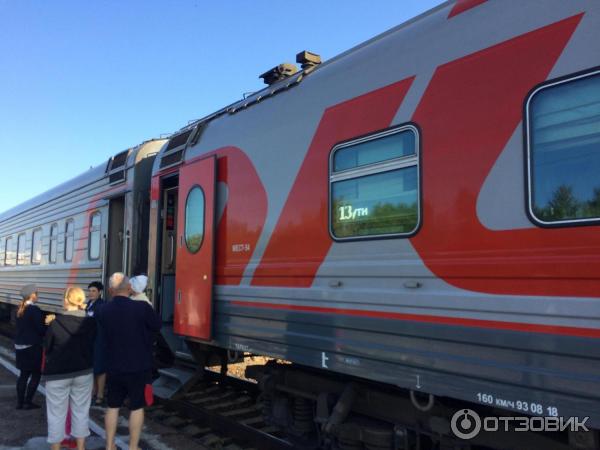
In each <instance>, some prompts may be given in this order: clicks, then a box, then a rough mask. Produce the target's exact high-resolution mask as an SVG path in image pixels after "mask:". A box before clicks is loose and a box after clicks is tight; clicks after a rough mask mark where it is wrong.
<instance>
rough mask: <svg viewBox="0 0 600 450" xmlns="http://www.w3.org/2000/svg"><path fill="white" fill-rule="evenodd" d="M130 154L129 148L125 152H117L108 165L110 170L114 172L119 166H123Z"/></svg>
mask: <svg viewBox="0 0 600 450" xmlns="http://www.w3.org/2000/svg"><path fill="white" fill-rule="evenodd" d="M128 155H129V150H125V151H124V152H121V153H117V154H116V155H115V156H113V159H112V160H111V162H110V166H109V167H108V171H109V172H112V171H113V170H115V169H118V168H119V167H122V166H124V165H125V163H126V162H127V156H128Z"/></svg>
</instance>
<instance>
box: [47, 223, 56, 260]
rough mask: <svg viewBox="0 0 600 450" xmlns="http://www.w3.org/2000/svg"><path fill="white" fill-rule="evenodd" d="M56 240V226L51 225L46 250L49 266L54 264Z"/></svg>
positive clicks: (54, 224)
mask: <svg viewBox="0 0 600 450" xmlns="http://www.w3.org/2000/svg"><path fill="white" fill-rule="evenodd" d="M57 239H58V224H57V223H53V224H52V226H51V227H50V242H49V244H50V245H49V249H48V261H49V262H50V263H51V264H54V263H55V262H56V250H57V247H56V245H57Z"/></svg>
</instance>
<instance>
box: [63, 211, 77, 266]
mask: <svg viewBox="0 0 600 450" xmlns="http://www.w3.org/2000/svg"><path fill="white" fill-rule="evenodd" d="M69 223H72V224H73V247H72V249H71V257H70V258H68V259H67V236H68V234H67V229H68V227H69ZM74 256H75V220H73V219H67V220H65V235H64V242H63V261H64V262H72V261H73V257H74Z"/></svg>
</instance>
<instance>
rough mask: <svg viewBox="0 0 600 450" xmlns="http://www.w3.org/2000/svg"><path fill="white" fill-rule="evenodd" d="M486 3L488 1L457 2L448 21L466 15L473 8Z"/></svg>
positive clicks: (459, 0)
mask: <svg viewBox="0 0 600 450" xmlns="http://www.w3.org/2000/svg"><path fill="white" fill-rule="evenodd" d="M486 1H487V0H457V1H456V3H455V4H454V7H453V8H452V10H451V11H450V14H448V19H450V18H452V17H454V16H458V15H459V14H461V13H464V12H465V11H468V10H469V9H471V8H475V7H476V6H479V5H481V4H482V3H485V2H486Z"/></svg>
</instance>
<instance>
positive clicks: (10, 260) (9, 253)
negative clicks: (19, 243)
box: [4, 237, 15, 266]
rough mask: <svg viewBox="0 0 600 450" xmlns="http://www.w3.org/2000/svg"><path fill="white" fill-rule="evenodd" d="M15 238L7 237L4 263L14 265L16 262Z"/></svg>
mask: <svg viewBox="0 0 600 450" xmlns="http://www.w3.org/2000/svg"><path fill="white" fill-rule="evenodd" d="M12 241H13V238H12V237H7V238H6V240H5V241H4V265H5V266H12V265H13V264H14V263H15V252H14V251H13V243H12Z"/></svg>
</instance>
